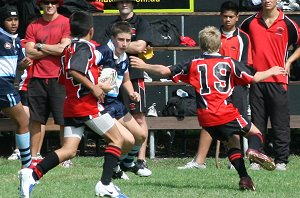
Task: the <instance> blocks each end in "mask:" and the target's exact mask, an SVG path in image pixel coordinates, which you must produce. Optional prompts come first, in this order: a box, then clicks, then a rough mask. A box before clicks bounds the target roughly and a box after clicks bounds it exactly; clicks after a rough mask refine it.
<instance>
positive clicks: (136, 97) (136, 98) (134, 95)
mask: <svg viewBox="0 0 300 198" xmlns="http://www.w3.org/2000/svg"><path fill="white" fill-rule="evenodd" d="M129 97H130V99H131V100H132V101H134V102H139V101H140V100H141V97H140V94H139V93H137V92H133V93H131V94H129Z"/></svg>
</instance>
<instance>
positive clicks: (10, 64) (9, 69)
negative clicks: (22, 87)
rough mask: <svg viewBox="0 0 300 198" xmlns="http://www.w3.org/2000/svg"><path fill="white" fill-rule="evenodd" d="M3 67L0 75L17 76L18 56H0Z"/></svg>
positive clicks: (0, 68)
mask: <svg viewBox="0 0 300 198" xmlns="http://www.w3.org/2000/svg"><path fill="white" fill-rule="evenodd" d="M0 62H1V67H0V76H1V77H7V76H10V77H15V76H16V69H17V63H18V56H17V55H15V56H2V57H0Z"/></svg>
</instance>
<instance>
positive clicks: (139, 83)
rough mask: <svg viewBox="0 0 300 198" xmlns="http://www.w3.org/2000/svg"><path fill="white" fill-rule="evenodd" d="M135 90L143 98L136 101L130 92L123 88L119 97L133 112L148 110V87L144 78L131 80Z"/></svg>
mask: <svg viewBox="0 0 300 198" xmlns="http://www.w3.org/2000/svg"><path fill="white" fill-rule="evenodd" d="M131 82H132V86H133V89H134V91H136V92H137V93H139V94H140V96H141V100H140V101H139V102H134V101H132V100H130V98H129V95H128V93H127V92H126V91H125V90H124V89H123V88H121V90H120V97H119V99H120V100H121V101H122V102H123V104H124V105H125V107H126V108H127V109H128V111H130V113H131V114H134V113H139V112H143V113H145V112H146V110H147V107H146V89H145V82H144V79H143V78H140V79H133V80H131Z"/></svg>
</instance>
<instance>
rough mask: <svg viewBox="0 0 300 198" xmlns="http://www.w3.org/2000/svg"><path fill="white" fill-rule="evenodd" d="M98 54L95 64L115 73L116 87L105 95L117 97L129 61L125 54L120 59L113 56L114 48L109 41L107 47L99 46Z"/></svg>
mask: <svg viewBox="0 0 300 198" xmlns="http://www.w3.org/2000/svg"><path fill="white" fill-rule="evenodd" d="M96 50H98V51H99V52H100V56H99V60H97V64H98V65H99V66H100V67H102V68H112V69H115V70H116V71H117V74H118V77H117V85H118V86H117V87H116V88H114V89H112V90H111V91H110V92H108V93H107V95H108V96H110V97H117V96H118V95H119V88H120V87H121V85H122V82H123V78H124V74H125V73H126V72H128V66H129V60H128V56H127V54H126V53H124V54H122V55H121V56H120V57H117V56H116V55H115V47H114V44H113V43H112V41H111V40H110V41H109V42H108V43H107V45H103V46H99V47H97V48H96Z"/></svg>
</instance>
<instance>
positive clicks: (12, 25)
mask: <svg viewBox="0 0 300 198" xmlns="http://www.w3.org/2000/svg"><path fill="white" fill-rule="evenodd" d="M4 27H5V29H6V31H7V32H8V33H10V34H16V33H17V30H18V27H19V18H18V17H8V18H6V19H5V20H4Z"/></svg>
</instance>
